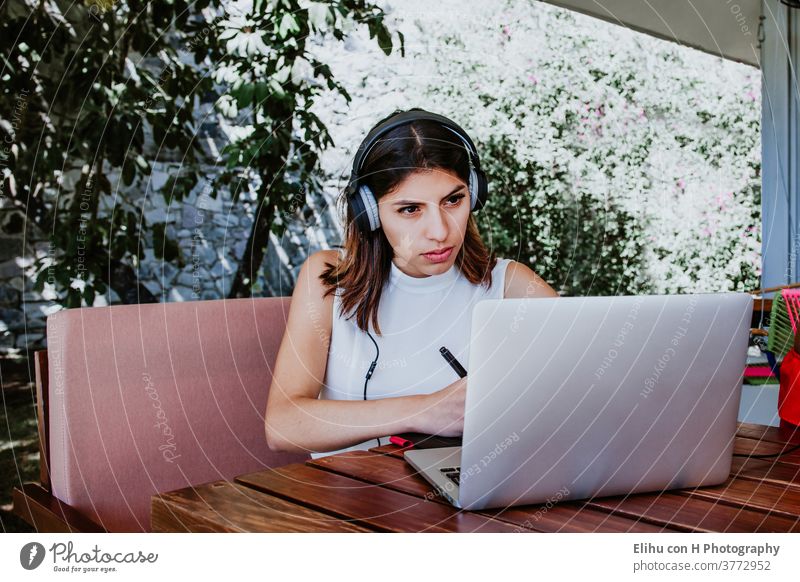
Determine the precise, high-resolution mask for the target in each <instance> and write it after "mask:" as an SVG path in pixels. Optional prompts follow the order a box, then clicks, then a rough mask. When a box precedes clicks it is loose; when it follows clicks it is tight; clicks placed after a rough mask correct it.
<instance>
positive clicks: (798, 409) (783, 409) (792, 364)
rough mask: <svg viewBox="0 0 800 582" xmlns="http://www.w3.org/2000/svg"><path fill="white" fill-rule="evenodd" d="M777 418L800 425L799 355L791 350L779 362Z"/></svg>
mask: <svg viewBox="0 0 800 582" xmlns="http://www.w3.org/2000/svg"><path fill="white" fill-rule="evenodd" d="M778 416H780V417H781V419H782V420H784V421H786V422H788V423H791V424H793V425H795V426H798V425H800V354H798V353H797V350H795V349H791V350H789V352H788V353H787V354H786V357H784V358H783V361H782V362H781V386H780V390H779V392H778Z"/></svg>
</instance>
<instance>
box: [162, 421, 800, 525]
mask: <svg viewBox="0 0 800 582" xmlns="http://www.w3.org/2000/svg"><path fill="white" fill-rule="evenodd" d="M784 446H785V439H781V437H780V436H779V434H778V430H777V429H775V428H773V427H767V426H761V425H754V424H740V425H739V430H738V432H737V436H736V444H735V452H737V453H746V454H765V453H773V452H776V451H780V450H781V449H782V448H783V447H784ZM152 530H153V531H161V532H168V531H169V532H176V531H181V532H183V531H197V532H234V531H235V532H241V531H246V532H345V531H346V532H357V531H381V532H595V531H598V532H662V531H683V532H687V531H689V532H692V531H703V532H709V531H711V532H795V531H800V451H795V452H793V453H790V454H788V455H785V456H784V457H781V458H780V459H778V460H775V459H767V460H759V459H747V458H742V457H734V459H733V467H732V471H731V477H730V479H729V480H728V481H726V482H725V483H724V484H722V485H718V486H714V487H703V488H698V489H682V490H673V491H669V492H664V493H651V494H637V495H627V496H619V497H604V498H597V499H592V500H590V501H571V502H561V503H556V504H555V505H552V506H551V507H549V508H548V507H545V506H541V505H526V506H521V507H512V508H509V509H506V510H484V511H475V512H471V511H463V510H459V509H456V508H455V507H453V506H451V505H450V504H449V503H447V502H446V501H444V500H442V499H441V498H440V497H439V496H438V495H437V494H436V493H435V492H434V490H433V489H432V487H431V486H430V485H429V484H428V483H427V481H425V480H424V479H423V478H422V477H420V476H419V475H417V474H416V473H415V471H414V469H413V468H411V467H410V466H409V465H408V464H407V463H406V462H405V461H404V460H403V458H402V455H401V451H400V450H399V449H398V447H396V446H394V445H387V446H383V447H376V448H373V449H370V450H369V451H358V452H356V453H341V454H338V455H331V456H327V457H323V458H320V459H316V460H308V461H306V462H305V463H298V464H294V465H287V466H285V467H279V468H277V469H268V470H264V471H259V472H257V473H250V474H247V475H242V476H240V477H237V478H236V479H235V482H229V481H217V482H214V483H208V484H205V485H201V486H199V487H190V488H186V489H180V490H177V491H173V492H170V493H166V494H161V495H156V496H154V497H153V500H152Z"/></svg>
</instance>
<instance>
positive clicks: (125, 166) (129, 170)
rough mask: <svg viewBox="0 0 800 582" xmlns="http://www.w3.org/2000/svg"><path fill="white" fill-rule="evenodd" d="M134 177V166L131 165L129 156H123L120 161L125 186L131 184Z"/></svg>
mask: <svg viewBox="0 0 800 582" xmlns="http://www.w3.org/2000/svg"><path fill="white" fill-rule="evenodd" d="M135 177H136V168H135V167H134V166H133V163H132V162H131V159H130V158H125V161H124V162H123V163H122V181H123V182H124V183H125V185H126V186H130V185H131V184H133V179H134V178H135Z"/></svg>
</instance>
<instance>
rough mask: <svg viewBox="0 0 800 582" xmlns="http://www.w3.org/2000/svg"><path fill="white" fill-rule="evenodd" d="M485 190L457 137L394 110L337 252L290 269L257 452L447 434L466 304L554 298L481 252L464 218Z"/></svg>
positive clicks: (528, 275) (363, 169) (373, 141)
mask: <svg viewBox="0 0 800 582" xmlns="http://www.w3.org/2000/svg"><path fill="white" fill-rule="evenodd" d="M487 195H488V190H487V188H486V181H485V176H484V175H483V173H482V172H481V171H480V162H479V160H478V156H477V152H475V148H474V145H473V144H472V141H471V140H470V138H469V136H467V135H466V133H465V132H464V131H463V130H462V129H461V128H460V127H459V126H458V125H456V124H455V123H453V122H452V121H451V120H449V119H447V118H445V117H442V116H439V115H436V114H433V113H429V112H426V111H423V110H421V109H411V110H409V111H405V112H400V111H398V112H395V113H394V114H392V115H390V116H389V117H387V118H385V119H383V120H381V121H380V122H379V123H378V124H377V125H376V126H375V128H373V129H372V130H371V131H370V132H369V134H368V135H367V137H366V138H365V140H364V142H363V143H362V144H361V147H360V148H359V150H358V153H357V154H356V158H355V162H354V164H353V174H352V175H351V178H350V184H349V186H348V189H347V190H345V192H344V195H343V203H344V206H346V209H347V211H346V221H345V224H346V225H347V230H346V238H345V244H344V248H343V249H340V250H329V251H318V252H316V253H314V254H312V255H311V256H310V257H309V258H308V259H307V260H306V262H305V263H304V264H303V266H302V268H301V270H300V274H299V276H298V279H297V283H296V286H295V289H294V293H293V294H292V303H291V308H290V310H289V318H288V322H287V327H286V332H285V334H284V336H283V340H282V342H281V346H280V349H279V351H278V356H277V361H276V363H275V370H274V375H273V379H272V385H271V387H270V391H269V401H268V403H267V412H266V435H267V441H268V443H269V446H270V448H272V449H273V450H284V451H296V452H300V451H311V454H312V457H318V456H323V455H325V454H333V453H336V452H341V451H344V450H356V449H367V448H370V447H372V446H376V445H378V444H387V443H388V437H389V436H390V435H393V434H397V433H402V432H422V433H430V434H439V435H442V436H458V435H461V433H462V430H463V415H464V396H465V388H466V378H462V379H458V375H457V374H456V373H455V372H454V371H453V369H452V368H451V367H450V366H449V365H448V364H447V362H446V361H445V359H444V358H443V357H442V356H441V354H440V353H439V348H440V347H442V346H445V347H447V348H448V349H449V350H450V352H451V353H452V354H453V355H454V356H455V357H456V359H458V361H459V362H460V363H461V364H462V365H463V366H464V367H465V368H467V363H468V361H469V341H470V325H471V315H472V308H473V307H474V306H475V304H476V303H477V302H478V301H481V300H484V299H501V298H504V297H505V298H510V297H557V296H558V294H557V293H556V292H555V291H554V290H553V289H552V288H551V287H550V286H549V285H548V284H547V283H546V282H545V281H544V280H542V279H541V278H540V277H538V276H537V275H536V274H535V273H534V272H533V271H531V269H529V268H528V267H527V266H525V265H523V264H521V263H517V262H515V261H512V260H508V259H499V260H498V259H497V258H496V257H495V256H494V253H493V252H492V253H491V254H490V253H489V252H488V251H487V249H486V247H485V246H484V244H483V242H482V240H481V237H480V234H479V233H478V230H477V227H476V224H475V219H474V217H473V216H472V211H474V210H477V209H479V208H480V207H481V206H482V205H483V203H484V202H485V200H486V197H487Z"/></svg>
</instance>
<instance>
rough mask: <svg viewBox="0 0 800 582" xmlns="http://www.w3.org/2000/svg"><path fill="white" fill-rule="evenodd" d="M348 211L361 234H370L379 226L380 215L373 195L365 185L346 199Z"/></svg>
mask: <svg viewBox="0 0 800 582" xmlns="http://www.w3.org/2000/svg"><path fill="white" fill-rule="evenodd" d="M348 202H349V204H350V209H351V211H352V213H353V216H354V218H355V222H356V227H357V228H358V230H360V231H361V232H363V233H368V232H372V231H373V230H377V229H378V228H380V226H381V219H380V215H379V214H378V203H377V201H376V200H375V195H374V194H373V193H372V190H370V189H369V186H367V185H366V184H365V185H363V186H359V187H358V189H357V190H355V192H354V193H353V194H351V195H350V196H349V197H348Z"/></svg>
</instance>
